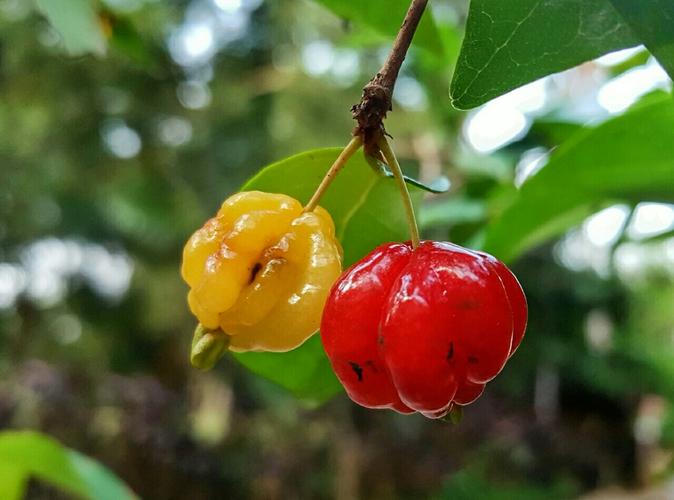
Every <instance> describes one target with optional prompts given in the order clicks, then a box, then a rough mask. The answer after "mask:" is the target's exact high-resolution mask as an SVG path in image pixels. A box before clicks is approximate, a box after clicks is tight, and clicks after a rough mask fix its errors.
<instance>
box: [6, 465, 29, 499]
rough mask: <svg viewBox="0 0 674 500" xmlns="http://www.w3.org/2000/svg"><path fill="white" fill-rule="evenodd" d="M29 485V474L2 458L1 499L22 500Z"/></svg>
mask: <svg viewBox="0 0 674 500" xmlns="http://www.w3.org/2000/svg"><path fill="white" fill-rule="evenodd" d="M27 484H28V473H27V472H26V471H25V470H24V469H22V468H21V467H17V466H16V465H13V464H10V463H5V462H3V461H2V459H1V458H0V498H4V499H5V500H21V499H22V498H23V495H24V492H25V491H26V486H27Z"/></svg>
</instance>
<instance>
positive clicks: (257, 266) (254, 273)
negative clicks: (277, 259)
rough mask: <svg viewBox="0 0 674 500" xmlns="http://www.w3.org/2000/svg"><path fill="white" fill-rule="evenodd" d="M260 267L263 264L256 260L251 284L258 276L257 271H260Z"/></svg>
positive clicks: (249, 282) (249, 281) (251, 272)
mask: <svg viewBox="0 0 674 500" xmlns="http://www.w3.org/2000/svg"><path fill="white" fill-rule="evenodd" d="M260 269H262V264H260V263H259V262H256V263H255V265H254V266H253V269H251V271H250V279H249V280H248V284H249V285H250V284H251V283H252V282H253V281H255V278H256V276H257V273H259V272H260Z"/></svg>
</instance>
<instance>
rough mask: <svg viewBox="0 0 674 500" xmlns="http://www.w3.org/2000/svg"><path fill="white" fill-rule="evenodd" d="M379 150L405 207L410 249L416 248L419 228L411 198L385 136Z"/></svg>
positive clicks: (380, 141) (379, 144)
mask: <svg viewBox="0 0 674 500" xmlns="http://www.w3.org/2000/svg"><path fill="white" fill-rule="evenodd" d="M378 146H379V149H380V150H381V152H382V153H383V155H384V159H385V160H386V163H387V164H388V166H389V168H390V169H391V173H392V174H393V176H394V177H395V179H396V182H397V183H398V189H399V190H400V197H401V198H402V201H403V206H404V207H405V215H406V216H407V224H408V226H409V229H410V239H411V240H412V248H417V247H418V246H419V227H418V226H417V218H416V216H415V215H414V206H413V205H412V198H411V197H410V192H409V190H408V189H407V184H406V183H405V178H404V177H403V171H402V169H401V168H400V163H398V159H397V158H396V155H395V153H394V152H393V149H392V148H391V145H390V144H389V142H388V139H387V138H386V136H385V135H382V136H381V138H380V139H379V142H378Z"/></svg>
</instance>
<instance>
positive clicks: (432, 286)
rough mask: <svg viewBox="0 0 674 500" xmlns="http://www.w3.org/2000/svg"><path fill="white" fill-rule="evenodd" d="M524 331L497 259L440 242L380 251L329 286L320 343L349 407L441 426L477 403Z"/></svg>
mask: <svg viewBox="0 0 674 500" xmlns="http://www.w3.org/2000/svg"><path fill="white" fill-rule="evenodd" d="M526 322H527V303H526V298H525V296H524V292H523V291H522V287H521V286H520V284H519V282H518V281H517V278H515V276H514V275H513V273H512V272H511V271H510V270H509V269H508V268H507V267H506V266H505V265H504V264H503V263H502V262H500V261H499V260H498V259H496V258H495V257H493V256H491V255H489V254H486V253H483V252H478V251H473V250H468V249H466V248H463V247H460V246H458V245H454V244H452V243H446V242H435V241H423V242H421V244H420V245H419V247H418V248H416V249H413V248H412V246H411V245H410V244H409V243H387V244H384V245H381V246H379V247H377V248H376V249H374V250H373V251H372V252H371V253H370V254H368V255H367V256H366V257H364V258H363V259H361V260H360V261H359V262H357V263H356V264H354V265H353V266H352V267H351V268H350V269H348V270H347V271H346V272H345V273H344V274H342V276H341V277H340V278H339V279H338V280H337V282H336V283H335V284H334V285H333V287H332V290H331V292H330V296H329V298H328V301H327V303H326V305H325V308H324V310H323V317H322V321H321V338H322V340H323V347H324V349H325V352H326V353H327V355H328V358H329V359H330V362H331V364H332V367H333V369H334V371H335V373H336V374H337V377H338V378H339V380H340V381H341V383H342V385H343V386H344V388H345V389H346V392H347V393H348V395H349V397H350V398H351V399H352V400H353V401H355V402H356V403H358V404H360V405H362V406H365V407H367V408H389V409H392V410H396V411H398V412H401V413H412V412H419V413H422V414H423V415H425V416H427V417H429V418H440V417H443V416H444V415H446V414H447V413H448V412H449V411H450V410H451V409H452V407H453V405H467V404H470V403H472V402H473V401H475V400H476V399H477V398H478V397H480V395H481V394H482V391H483V390H484V386H485V384H486V383H487V382H489V381H490V380H492V379H493V378H494V377H495V376H496V375H498V373H499V372H500V371H501V370H502V369H503V366H504V365H505V363H506V361H507V360H508V358H510V356H512V354H513V353H514V352H515V350H516V349H517V347H518V346H519V344H520V342H521V341H522V337H523V336H524V331H525V329H526Z"/></svg>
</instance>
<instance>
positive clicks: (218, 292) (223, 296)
mask: <svg viewBox="0 0 674 500" xmlns="http://www.w3.org/2000/svg"><path fill="white" fill-rule="evenodd" d="M340 273H341V247H340V246H339V243H338V242H337V240H336V239H335V227H334V224H333V222H332V218H331V217H330V215H329V214H328V212H326V211H325V210H323V209H322V208H320V207H318V208H316V209H315V210H314V211H312V212H307V213H303V212H302V205H301V204H300V203H299V202H298V201H297V200H295V199H293V198H291V197H290V196H286V195H283V194H272V193H263V192H260V191H249V192H242V193H237V194H235V195H233V196H231V197H230V198H228V199H227V200H225V202H224V203H223V204H222V207H221V208H220V210H219V211H218V213H217V215H216V216H215V217H214V218H212V219H210V220H208V221H207V222H206V223H205V224H204V226H203V227H202V228H201V229H199V230H197V231H196V232H195V233H194V234H193V235H192V237H191V238H190V239H189V241H188V242H187V244H186V245H185V248H184V250H183V264H182V276H183V278H184V279H185V281H186V282H187V284H188V285H189V286H190V292H189V294H188V304H189V306H190V310H191V311H192V313H193V314H194V315H195V316H196V317H197V318H198V320H199V322H200V323H201V325H203V327H205V328H206V329H209V330H217V329H218V328H220V329H221V330H222V331H223V332H224V333H225V334H226V335H227V336H228V338H227V343H228V346H229V349H231V350H233V351H238V352H243V351H276V352H283V351H288V350H291V349H294V348H295V347H298V346H299V345H300V344H302V343H303V342H304V341H305V340H306V339H307V338H309V337H310V336H311V335H312V334H313V333H314V332H315V331H316V330H317V329H318V326H319V324H320V319H321V314H322V311H323V305H324V304H325V301H326V299H327V296H328V293H329V291H330V287H331V286H332V284H333V283H334V281H335V280H336V279H337V277H338V276H339V275H340Z"/></svg>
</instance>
